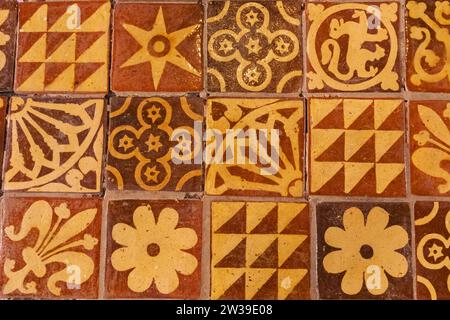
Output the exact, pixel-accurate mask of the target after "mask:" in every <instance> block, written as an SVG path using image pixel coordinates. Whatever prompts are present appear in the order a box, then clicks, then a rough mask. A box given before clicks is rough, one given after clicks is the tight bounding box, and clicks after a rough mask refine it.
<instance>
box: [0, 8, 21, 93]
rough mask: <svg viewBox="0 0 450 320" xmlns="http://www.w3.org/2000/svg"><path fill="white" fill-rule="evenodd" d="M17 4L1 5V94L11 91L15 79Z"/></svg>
mask: <svg viewBox="0 0 450 320" xmlns="http://www.w3.org/2000/svg"><path fill="white" fill-rule="evenodd" d="M16 20H17V4H16V3H14V2H12V1H11V2H10V1H2V2H1V3H0V92H2V91H11V90H12V84H13V79H14V56H15V39H16V22H17V21H16Z"/></svg>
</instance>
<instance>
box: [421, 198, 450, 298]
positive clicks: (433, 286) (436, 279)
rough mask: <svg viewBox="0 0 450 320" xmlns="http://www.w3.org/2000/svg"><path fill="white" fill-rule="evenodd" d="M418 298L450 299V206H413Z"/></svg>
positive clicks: (443, 204) (424, 203)
mask: <svg viewBox="0 0 450 320" xmlns="http://www.w3.org/2000/svg"><path fill="white" fill-rule="evenodd" d="M414 218H415V231H416V259H417V263H416V265H417V267H416V268H417V279H416V281H417V298H418V299H421V300H424V299H433V300H436V299H439V300H443V299H445V300H449V299H450V258H449V248H450V202H416V203H415V205H414Z"/></svg>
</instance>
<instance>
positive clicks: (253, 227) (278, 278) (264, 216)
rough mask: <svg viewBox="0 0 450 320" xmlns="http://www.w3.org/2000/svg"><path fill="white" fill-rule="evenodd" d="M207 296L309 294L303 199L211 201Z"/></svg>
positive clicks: (295, 296)
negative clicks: (209, 266) (209, 262)
mask: <svg viewBox="0 0 450 320" xmlns="http://www.w3.org/2000/svg"><path fill="white" fill-rule="evenodd" d="M211 228H212V230H211V231H212V239H211V254H212V257H211V298H212V299H227V300H229V299H246V300H250V299H255V300H262V299H280V300H284V299H307V298H309V265H310V251H309V236H310V233H309V209H308V205H307V204H306V203H299V202H294V203H284V202H213V203H212V204H211Z"/></svg>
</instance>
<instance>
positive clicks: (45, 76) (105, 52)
mask: <svg viewBox="0 0 450 320" xmlns="http://www.w3.org/2000/svg"><path fill="white" fill-rule="evenodd" d="M110 6H111V5H110V3H109V2H106V3H105V2H98V1H91V2H85V1H80V2H71V1H65V2H48V3H20V4H19V28H20V31H19V35H18V49H17V50H18V55H17V62H16V81H15V91H16V92H49V93H103V92H106V91H107V88H108V59H109V16H110Z"/></svg>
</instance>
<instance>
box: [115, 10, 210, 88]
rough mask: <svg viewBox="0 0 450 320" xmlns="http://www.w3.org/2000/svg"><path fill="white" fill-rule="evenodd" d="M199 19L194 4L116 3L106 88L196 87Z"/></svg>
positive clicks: (199, 57) (198, 82) (199, 84)
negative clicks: (108, 81) (110, 61)
mask: <svg viewBox="0 0 450 320" xmlns="http://www.w3.org/2000/svg"><path fill="white" fill-rule="evenodd" d="M202 21H203V10H202V6H201V5H198V4H151V3H119V4H117V5H116V7H115V10H114V23H113V24H114V36H113V57H112V75H111V77H112V80H111V81H112V90H113V91H115V92H155V91H160V92H161V91H170V92H186V91H187V92H192V91H200V90H201V89H202V88H203V86H202V47H201V46H202V41H201V39H202Z"/></svg>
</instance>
